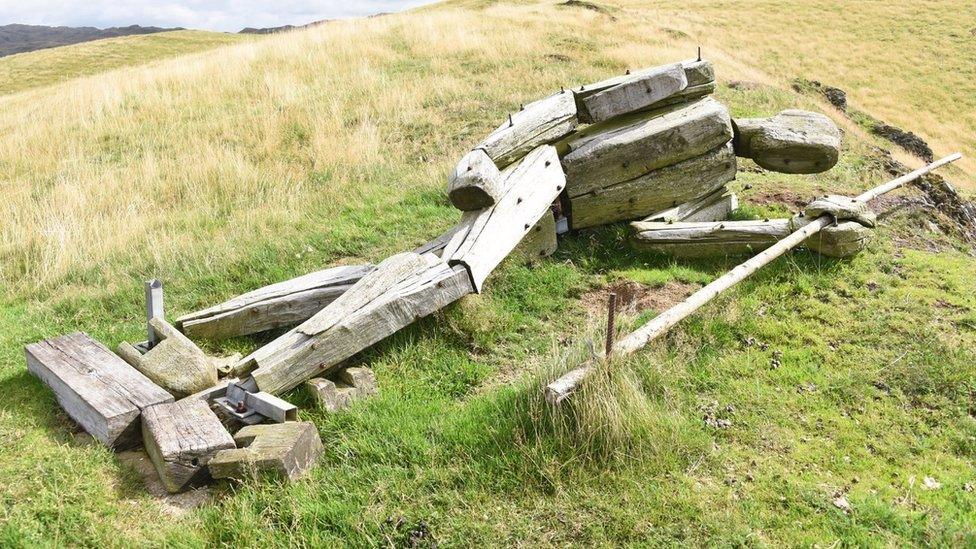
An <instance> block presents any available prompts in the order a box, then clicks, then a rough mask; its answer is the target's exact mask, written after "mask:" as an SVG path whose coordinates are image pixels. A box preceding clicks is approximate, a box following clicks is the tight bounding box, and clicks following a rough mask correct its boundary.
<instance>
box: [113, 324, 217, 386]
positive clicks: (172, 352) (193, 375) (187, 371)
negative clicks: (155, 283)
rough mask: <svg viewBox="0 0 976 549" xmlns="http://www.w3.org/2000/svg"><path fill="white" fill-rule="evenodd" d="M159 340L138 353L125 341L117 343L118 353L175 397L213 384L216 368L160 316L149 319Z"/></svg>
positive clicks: (198, 349)
mask: <svg viewBox="0 0 976 549" xmlns="http://www.w3.org/2000/svg"><path fill="white" fill-rule="evenodd" d="M149 324H150V325H151V326H152V328H153V330H154V331H155V332H156V335H157V336H158V337H159V338H160V339H159V343H157V344H156V345H155V346H153V348H152V349H149V351H147V352H146V353H141V352H140V351H139V350H138V349H136V348H135V347H134V346H132V345H130V344H129V343H125V342H123V343H121V344H120V345H119V349H118V351H119V355H120V356H121V357H122V358H123V359H125V361H126V362H128V363H129V364H131V365H132V366H133V367H134V368H135V369H136V370H139V371H140V372H142V373H143V374H145V375H146V377H148V378H149V379H151V380H152V381H153V383H156V384H157V385H159V386H160V387H162V388H163V389H166V390H167V391H169V392H170V393H172V394H173V395H174V396H175V397H176V398H182V397H184V396H187V395H191V394H193V393H196V392H198V391H203V390H205V389H207V388H208V387H213V386H214V385H216V384H217V367H216V365H214V363H213V361H212V360H210V358H209V357H208V356H207V355H205V354H203V351H201V350H200V348H199V347H197V346H196V345H195V344H194V343H193V342H192V341H190V339H189V338H187V337H186V336H185V335H183V334H182V333H180V332H179V331H178V330H177V329H176V328H174V327H173V326H171V325H170V324H169V323H168V322H166V321H165V320H163V319H162V318H158V317H157V318H153V319H152V320H150V321H149Z"/></svg>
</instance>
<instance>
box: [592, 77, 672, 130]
mask: <svg viewBox="0 0 976 549" xmlns="http://www.w3.org/2000/svg"><path fill="white" fill-rule="evenodd" d="M687 86H688V79H687V77H686V76H685V70H684V67H683V66H682V64H681V63H674V64H672V65H665V66H662V67H656V68H654V69H651V70H649V71H644V72H641V73H639V74H636V75H634V76H631V77H630V78H628V79H626V80H623V81H621V82H620V83H619V84H617V85H615V86H612V87H610V88H607V89H605V90H602V91H599V92H596V93H594V94H592V95H590V96H589V97H586V98H584V99H583V100H582V102H581V104H577V109H578V114H577V116H578V117H579V120H580V122H585V123H595V122H603V121H604V120H609V119H611V118H614V117H616V116H620V115H623V114H627V113H631V112H634V111H638V110H641V109H645V108H647V107H649V106H651V105H653V104H654V103H657V102H658V101H661V100H662V99H664V98H666V97H669V96H671V95H674V94H675V93H677V92H679V91H681V90H683V89H685V88H686V87H687Z"/></svg>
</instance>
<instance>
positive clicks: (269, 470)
mask: <svg viewBox="0 0 976 549" xmlns="http://www.w3.org/2000/svg"><path fill="white" fill-rule="evenodd" d="M234 441H235V442H236V443H237V445H238V446H239V448H232V449H229V450H221V451H220V452H217V455H216V456H214V457H213V459H211V460H210V463H209V467H210V474H211V475H213V477H214V478H218V479H221V478H230V479H236V480H244V479H249V478H255V477H259V476H260V475H264V474H272V475H276V476H277V477H278V478H279V479H281V480H296V479H298V478H299V477H301V476H302V475H304V474H305V473H307V472H308V471H309V469H311V468H312V466H313V465H315V461H316V460H317V459H318V457H319V456H320V455H321V454H322V452H323V451H324V450H325V448H324V447H323V446H322V439H321V438H319V433H318V430H317V429H316V428H315V424H313V423H312V422H310V421H290V422H288V423H273V424H270V425H248V426H247V427H244V428H243V429H241V430H240V431H238V432H237V433H236V434H235V435H234Z"/></svg>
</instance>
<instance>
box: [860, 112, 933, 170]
mask: <svg viewBox="0 0 976 549" xmlns="http://www.w3.org/2000/svg"><path fill="white" fill-rule="evenodd" d="M871 133H873V134H874V135H877V136H880V137H883V138H885V139H887V140H888V141H891V142H892V143H894V144H895V145H898V146H899V147H901V148H903V149H905V150H906V151H908V152H910V153H912V154H914V155H915V156H917V157H919V158H921V159H922V160H925V161H926V162H932V161H933V160H935V155H934V154H933V153H932V149H931V148H930V147H929V144H928V143H926V142H925V140H924V139H922V138H921V137H919V136H917V135H915V134H914V133H912V132H906V131H905V130H902V129H901V128H896V127H894V126H892V125H891V124H885V123H884V122H876V123H875V124H874V127H873V128H872V129H871Z"/></svg>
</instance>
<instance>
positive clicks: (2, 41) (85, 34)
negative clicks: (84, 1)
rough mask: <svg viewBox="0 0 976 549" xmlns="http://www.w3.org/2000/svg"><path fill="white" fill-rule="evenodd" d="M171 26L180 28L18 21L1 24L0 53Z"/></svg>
mask: <svg viewBox="0 0 976 549" xmlns="http://www.w3.org/2000/svg"><path fill="white" fill-rule="evenodd" d="M172 30H183V29H179V28H172V29H164V28H160V27H142V26H139V25H130V26H128V27H111V28H107V29H97V28H95V27H47V26H43V25H19V24H12V25H2V26H0V57H3V56H6V55H13V54H15V53H24V52H28V51H34V50H41V49H45V48H56V47H58V46H67V45H69V44H78V43H80V42H88V41H91V40H99V39H102V38H118V37H120V36H128V35H131V34H153V33H157V32H166V31H172Z"/></svg>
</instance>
